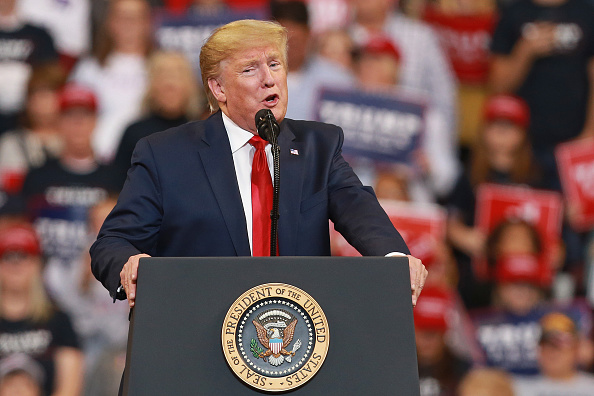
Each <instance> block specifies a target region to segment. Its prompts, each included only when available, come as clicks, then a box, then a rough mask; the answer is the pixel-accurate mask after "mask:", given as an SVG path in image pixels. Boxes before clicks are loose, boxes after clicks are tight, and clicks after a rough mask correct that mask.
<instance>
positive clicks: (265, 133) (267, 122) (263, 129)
mask: <svg viewBox="0 0 594 396" xmlns="http://www.w3.org/2000/svg"><path fill="white" fill-rule="evenodd" d="M255 119H256V130H257V131H258V135H260V137H261V138H262V139H264V140H266V141H269V142H271V143H276V138H277V137H278V134H279V133H280V128H279V125H278V122H276V118H275V117H274V114H272V111H271V110H270V109H261V110H258V112H257V113H256V117H255Z"/></svg>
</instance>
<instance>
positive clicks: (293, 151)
mask: <svg viewBox="0 0 594 396" xmlns="http://www.w3.org/2000/svg"><path fill="white" fill-rule="evenodd" d="M291 154H292V155H299V150H297V149H291Z"/></svg>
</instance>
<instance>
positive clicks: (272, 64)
mask: <svg viewBox="0 0 594 396" xmlns="http://www.w3.org/2000/svg"><path fill="white" fill-rule="evenodd" d="M279 66H280V62H272V63H271V64H270V67H279Z"/></svg>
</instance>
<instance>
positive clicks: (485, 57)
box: [425, 7, 497, 83]
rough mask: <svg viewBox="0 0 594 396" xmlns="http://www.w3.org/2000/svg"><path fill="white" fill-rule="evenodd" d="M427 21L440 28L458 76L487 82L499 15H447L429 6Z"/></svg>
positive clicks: (442, 41) (439, 34) (474, 81)
mask: <svg viewBox="0 0 594 396" xmlns="http://www.w3.org/2000/svg"><path fill="white" fill-rule="evenodd" d="M425 21H427V22H428V23H430V24H431V25H433V27H434V28H435V29H436V30H437V33H438V36H439V39H440V41H441V44H442V46H443V48H444V50H445V51H446V53H447V54H448V56H449V58H450V61H451V63H452V67H453V69H454V71H455V72H456V75H457V76H458V79H459V80H460V81H462V82H465V83H483V82H485V81H486V79H487V76H488V72H489V44H490V43H491V37H492V35H493V30H494V28H495V23H496V22H497V16H496V14H494V13H491V14H471V15H467V14H446V13H443V12H441V11H439V10H438V9H437V8H435V7H428V8H427V10H426V12H425Z"/></svg>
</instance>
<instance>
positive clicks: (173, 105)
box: [113, 52, 205, 184]
mask: <svg viewBox="0 0 594 396" xmlns="http://www.w3.org/2000/svg"><path fill="white" fill-rule="evenodd" d="M148 76H149V81H148V87H147V90H146V93H145V95H144V100H143V103H142V110H143V113H144V117H143V118H141V119H140V120H139V121H136V122H135V123H133V124H131V125H130V126H128V128H126V130H125V132H124V135H123V136H122V140H121V141H120V145H119V147H118V150H117V153H116V156H115V159H114V162H113V166H114V168H115V171H116V172H117V173H118V177H120V179H121V183H122V184H123V183H124V181H125V179H126V172H127V171H128V168H129V167H130V159H131V158H132V152H133V151H134V147H135V146H136V143H137V142H138V141H139V140H140V139H141V138H143V137H145V136H148V135H150V134H152V133H155V132H159V131H163V130H165V129H169V128H173V127H175V126H178V125H181V124H183V123H186V122H188V121H190V120H194V119H197V118H199V116H200V115H201V113H202V112H203V110H205V103H204V98H203V96H202V95H201V92H202V91H201V90H199V89H198V84H197V82H196V78H195V77H194V73H193V72H192V66H191V65H190V63H189V62H188V60H187V59H186V58H185V56H184V55H182V54H181V53H178V52H157V53H155V54H153V55H152V56H151V58H150V60H149V63H148Z"/></svg>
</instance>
